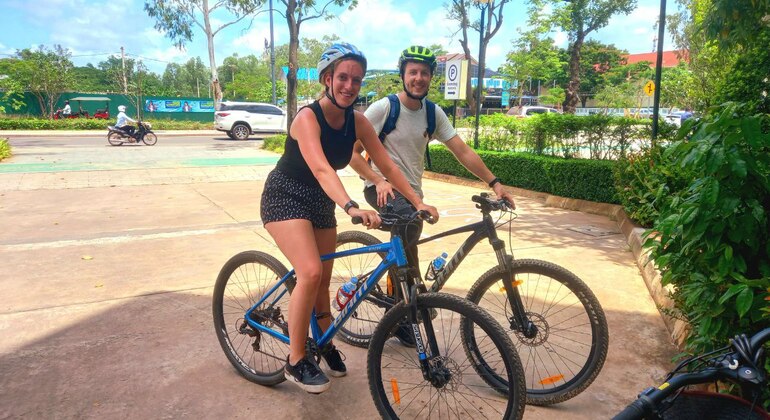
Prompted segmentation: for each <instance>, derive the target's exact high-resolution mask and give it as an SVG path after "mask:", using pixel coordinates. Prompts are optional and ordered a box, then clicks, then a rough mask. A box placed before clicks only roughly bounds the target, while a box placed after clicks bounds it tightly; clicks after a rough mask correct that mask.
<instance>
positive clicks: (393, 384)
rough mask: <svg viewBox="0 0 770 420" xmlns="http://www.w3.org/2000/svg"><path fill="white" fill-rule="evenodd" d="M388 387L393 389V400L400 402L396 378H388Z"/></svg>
mask: <svg viewBox="0 0 770 420" xmlns="http://www.w3.org/2000/svg"><path fill="white" fill-rule="evenodd" d="M390 387H391V388H392V389H393V402H395V403H396V404H401V393H400V392H398V381H397V380H396V378H392V379H391V380H390Z"/></svg>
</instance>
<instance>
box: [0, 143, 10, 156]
mask: <svg viewBox="0 0 770 420" xmlns="http://www.w3.org/2000/svg"><path fill="white" fill-rule="evenodd" d="M10 156H11V145H10V144H8V139H0V161H2V160H3V159H5V158H7V157H10Z"/></svg>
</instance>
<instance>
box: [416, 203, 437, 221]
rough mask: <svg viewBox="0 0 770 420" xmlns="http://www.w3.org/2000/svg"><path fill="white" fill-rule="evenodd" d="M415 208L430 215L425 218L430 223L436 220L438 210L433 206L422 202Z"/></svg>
mask: <svg viewBox="0 0 770 420" xmlns="http://www.w3.org/2000/svg"><path fill="white" fill-rule="evenodd" d="M417 210H418V211H424V212H426V213H428V214H429V215H430V218H428V219H425V221H426V222H428V223H430V224H434V223H436V222H438V210H436V208H435V207H433V206H430V205H427V204H425V203H422V205H420V206H418V207H417Z"/></svg>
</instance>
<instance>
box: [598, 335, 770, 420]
mask: <svg viewBox="0 0 770 420" xmlns="http://www.w3.org/2000/svg"><path fill="white" fill-rule="evenodd" d="M744 340H745V339H744ZM768 340H770V328H765V329H764V330H762V331H760V332H758V333H756V334H754V336H752V337H751V338H750V339H748V340H746V341H748V343H750V345H749V347H750V349H748V350H749V354H745V353H746V352H741V351H740V350H739V346H740V344H738V343H737V341H739V340H737V338H736V340H733V341H732V342H731V347H732V349H733V350H734V351H730V352H729V353H721V354H720V355H719V356H717V357H713V358H711V359H709V360H708V362H710V366H711V367H709V368H706V369H705V370H702V371H698V372H689V373H682V374H679V375H677V376H674V377H671V378H670V379H669V380H668V381H666V383H665V384H664V385H661V386H659V387H657V388H647V389H645V390H644V391H643V392H642V393H641V394H639V397H638V398H637V399H636V400H634V401H633V402H632V403H631V404H629V405H628V406H627V407H626V408H625V409H623V411H621V412H620V413H618V414H617V415H616V416H615V417H613V420H636V419H639V420H641V419H643V418H645V417H647V416H649V415H651V414H653V413H654V412H655V411H656V409H657V408H659V405H660V403H661V402H662V401H663V400H665V399H666V398H668V397H669V396H671V395H672V394H674V393H675V392H677V391H678V390H680V389H681V388H683V387H685V386H688V385H693V384H702V383H708V382H713V381H715V380H729V381H732V382H735V383H738V384H742V385H748V386H757V385H758V384H760V383H764V381H766V378H765V377H764V375H762V374H761V373H760V372H754V373H753V374H752V373H751V371H750V370H749V369H745V368H743V367H742V366H741V365H742V363H747V364H749V366H751V364H752V363H754V362H755V360H746V356H748V357H750V358H751V359H757V358H758V354H761V351H762V347H763V346H764V344H765V343H767V341H768ZM744 354H745V355H744ZM683 366H684V365H680V367H683ZM757 367H758V368H759V369H761V368H762V367H761V366H757ZM675 371H676V370H675ZM675 371H674V372H675ZM672 374H673V372H672ZM672 374H669V376H671V375H672Z"/></svg>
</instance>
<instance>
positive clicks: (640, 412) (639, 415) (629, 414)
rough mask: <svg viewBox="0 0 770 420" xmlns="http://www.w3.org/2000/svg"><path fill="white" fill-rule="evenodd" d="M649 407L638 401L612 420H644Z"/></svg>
mask: <svg viewBox="0 0 770 420" xmlns="http://www.w3.org/2000/svg"><path fill="white" fill-rule="evenodd" d="M646 407H647V405H646V404H645V403H644V401H642V400H641V399H637V400H635V401H634V402H632V403H631V404H628V406H627V407H626V408H625V409H624V410H623V411H621V412H620V413H618V414H617V415H616V416H615V417H613V418H612V420H642V419H644V416H645V415H646V412H647V410H646Z"/></svg>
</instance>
